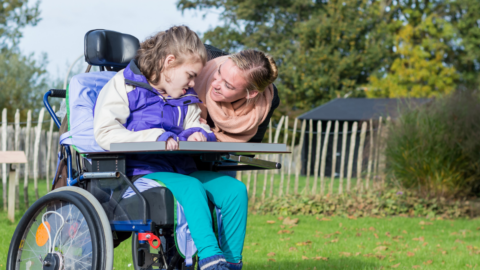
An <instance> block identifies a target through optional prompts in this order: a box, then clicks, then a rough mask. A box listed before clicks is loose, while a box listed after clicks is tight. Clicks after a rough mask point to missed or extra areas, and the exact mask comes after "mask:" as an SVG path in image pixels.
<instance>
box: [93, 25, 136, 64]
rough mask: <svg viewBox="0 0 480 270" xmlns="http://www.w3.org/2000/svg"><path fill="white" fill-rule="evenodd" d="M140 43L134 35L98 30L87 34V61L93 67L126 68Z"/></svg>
mask: <svg viewBox="0 0 480 270" xmlns="http://www.w3.org/2000/svg"><path fill="white" fill-rule="evenodd" d="M138 48H140V42H139V41H138V39H137V38H136V37H134V36H132V35H127V34H122V33H119V32H115V31H110V30H103V29H96V30H90V31H88V32H87V34H85V61H86V62H87V63H88V64H90V65H92V66H112V67H126V66H127V65H128V63H129V62H130V60H132V59H133V58H134V57H135V54H136V53H137V50H138Z"/></svg>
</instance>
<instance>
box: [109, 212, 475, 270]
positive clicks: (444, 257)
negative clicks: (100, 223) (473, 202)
mask: <svg viewBox="0 0 480 270" xmlns="http://www.w3.org/2000/svg"><path fill="white" fill-rule="evenodd" d="M298 218H299V219H300V221H299V223H298V226H295V227H292V228H289V227H290V226H285V227H284V228H281V225H282V221H279V220H277V217H275V216H260V215H250V216H249V217H248V225H247V236H246V239H245V247H244V250H243V258H244V260H243V261H244V263H245V266H244V269H245V270H254V269H269V268H270V269H315V268H314V267H316V269H382V268H385V269H389V268H391V267H395V266H397V265H398V264H399V265H398V269H412V267H414V266H419V267H418V269H467V268H468V266H467V265H470V266H472V267H474V266H475V265H477V266H476V267H477V268H478V267H479V265H480V249H479V248H480V231H479V230H478V228H477V227H479V226H480V222H479V221H480V220H478V219H477V220H454V221H450V220H436V221H431V220H426V219H421V218H401V217H394V218H385V219H376V218H361V219H357V220H351V219H346V218H340V217H333V218H330V220H329V221H321V220H317V219H316V218H315V217H298ZM267 220H273V221H275V224H268V223H267ZM422 222H425V223H426V224H430V223H431V225H420V223H422ZM280 230H290V231H293V233H291V234H290V233H289V234H278V232H279V231H280ZM377 237H378V238H377ZM422 237H423V238H422ZM422 239H423V241H421V240H422ZM307 241H311V243H307V244H306V245H304V243H305V242H307ZM130 244H131V243H130V241H129V240H127V241H125V242H123V243H122V244H121V245H120V246H119V247H118V248H117V249H116V250H115V269H126V268H128V265H129V264H131V263H132V260H131V255H130V254H131V248H130ZM378 247H386V248H387V249H386V250H382V251H377V250H376V248H377V249H378ZM380 249H381V248H380ZM271 252H273V253H275V255H273V256H268V255H269V253H271ZM443 253H445V254H443ZM475 253H477V254H475ZM270 255H271V254H270ZM317 257H318V259H317ZM320 257H321V258H320ZM269 259H273V260H274V261H269ZM430 261H431V262H430Z"/></svg>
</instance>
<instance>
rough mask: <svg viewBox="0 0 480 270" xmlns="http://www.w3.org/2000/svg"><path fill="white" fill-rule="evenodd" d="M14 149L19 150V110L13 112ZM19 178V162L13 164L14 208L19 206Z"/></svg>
mask: <svg viewBox="0 0 480 270" xmlns="http://www.w3.org/2000/svg"><path fill="white" fill-rule="evenodd" d="M15 151H20V110H19V109H17V111H16V112H15ZM19 178H20V164H15V208H16V209H19V208H20V192H19V189H18V182H19Z"/></svg>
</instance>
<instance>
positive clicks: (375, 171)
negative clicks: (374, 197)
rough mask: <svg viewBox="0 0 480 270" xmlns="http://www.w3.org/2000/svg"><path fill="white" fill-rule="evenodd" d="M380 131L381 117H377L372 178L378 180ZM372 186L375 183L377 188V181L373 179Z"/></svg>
mask: <svg viewBox="0 0 480 270" xmlns="http://www.w3.org/2000/svg"><path fill="white" fill-rule="evenodd" d="M381 132H382V117H381V116H380V118H379V119H378V130H377V135H376V136H375V155H374V157H373V158H374V159H373V179H376V180H378V154H379V152H380V151H379V150H380V149H379V148H380V134H381ZM372 183H373V187H374V188H375V185H376V184H377V187H376V188H378V183H376V181H375V180H374V181H373V182H372Z"/></svg>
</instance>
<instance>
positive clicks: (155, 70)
mask: <svg viewBox="0 0 480 270" xmlns="http://www.w3.org/2000/svg"><path fill="white" fill-rule="evenodd" d="M169 54H172V55H174V56H175V62H174V65H173V66H172V67H174V66H178V65H181V64H183V63H185V61H186V60H188V59H189V58H190V59H191V58H194V60H193V62H196V61H199V62H201V63H202V64H203V65H204V66H205V63H206V62H207V50H206V49H205V46H204V45H203V43H202V41H201V40H200V38H199V37H198V36H197V34H196V33H195V32H194V31H192V30H190V28H188V27H187V26H183V25H182V26H173V27H171V28H170V29H168V30H166V31H162V32H158V33H157V34H155V35H154V36H152V37H149V38H147V39H146V40H145V41H144V42H142V43H141V44H140V49H138V51H137V55H136V56H135V60H136V61H137V65H138V68H139V69H140V71H141V72H142V74H143V75H144V76H145V77H146V78H147V80H148V81H149V82H151V83H153V84H157V83H158V82H159V81H160V77H161V73H162V71H163V70H164V66H163V64H164V62H165V58H166V57H167V56H168V55H169ZM189 61H191V60H189Z"/></svg>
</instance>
